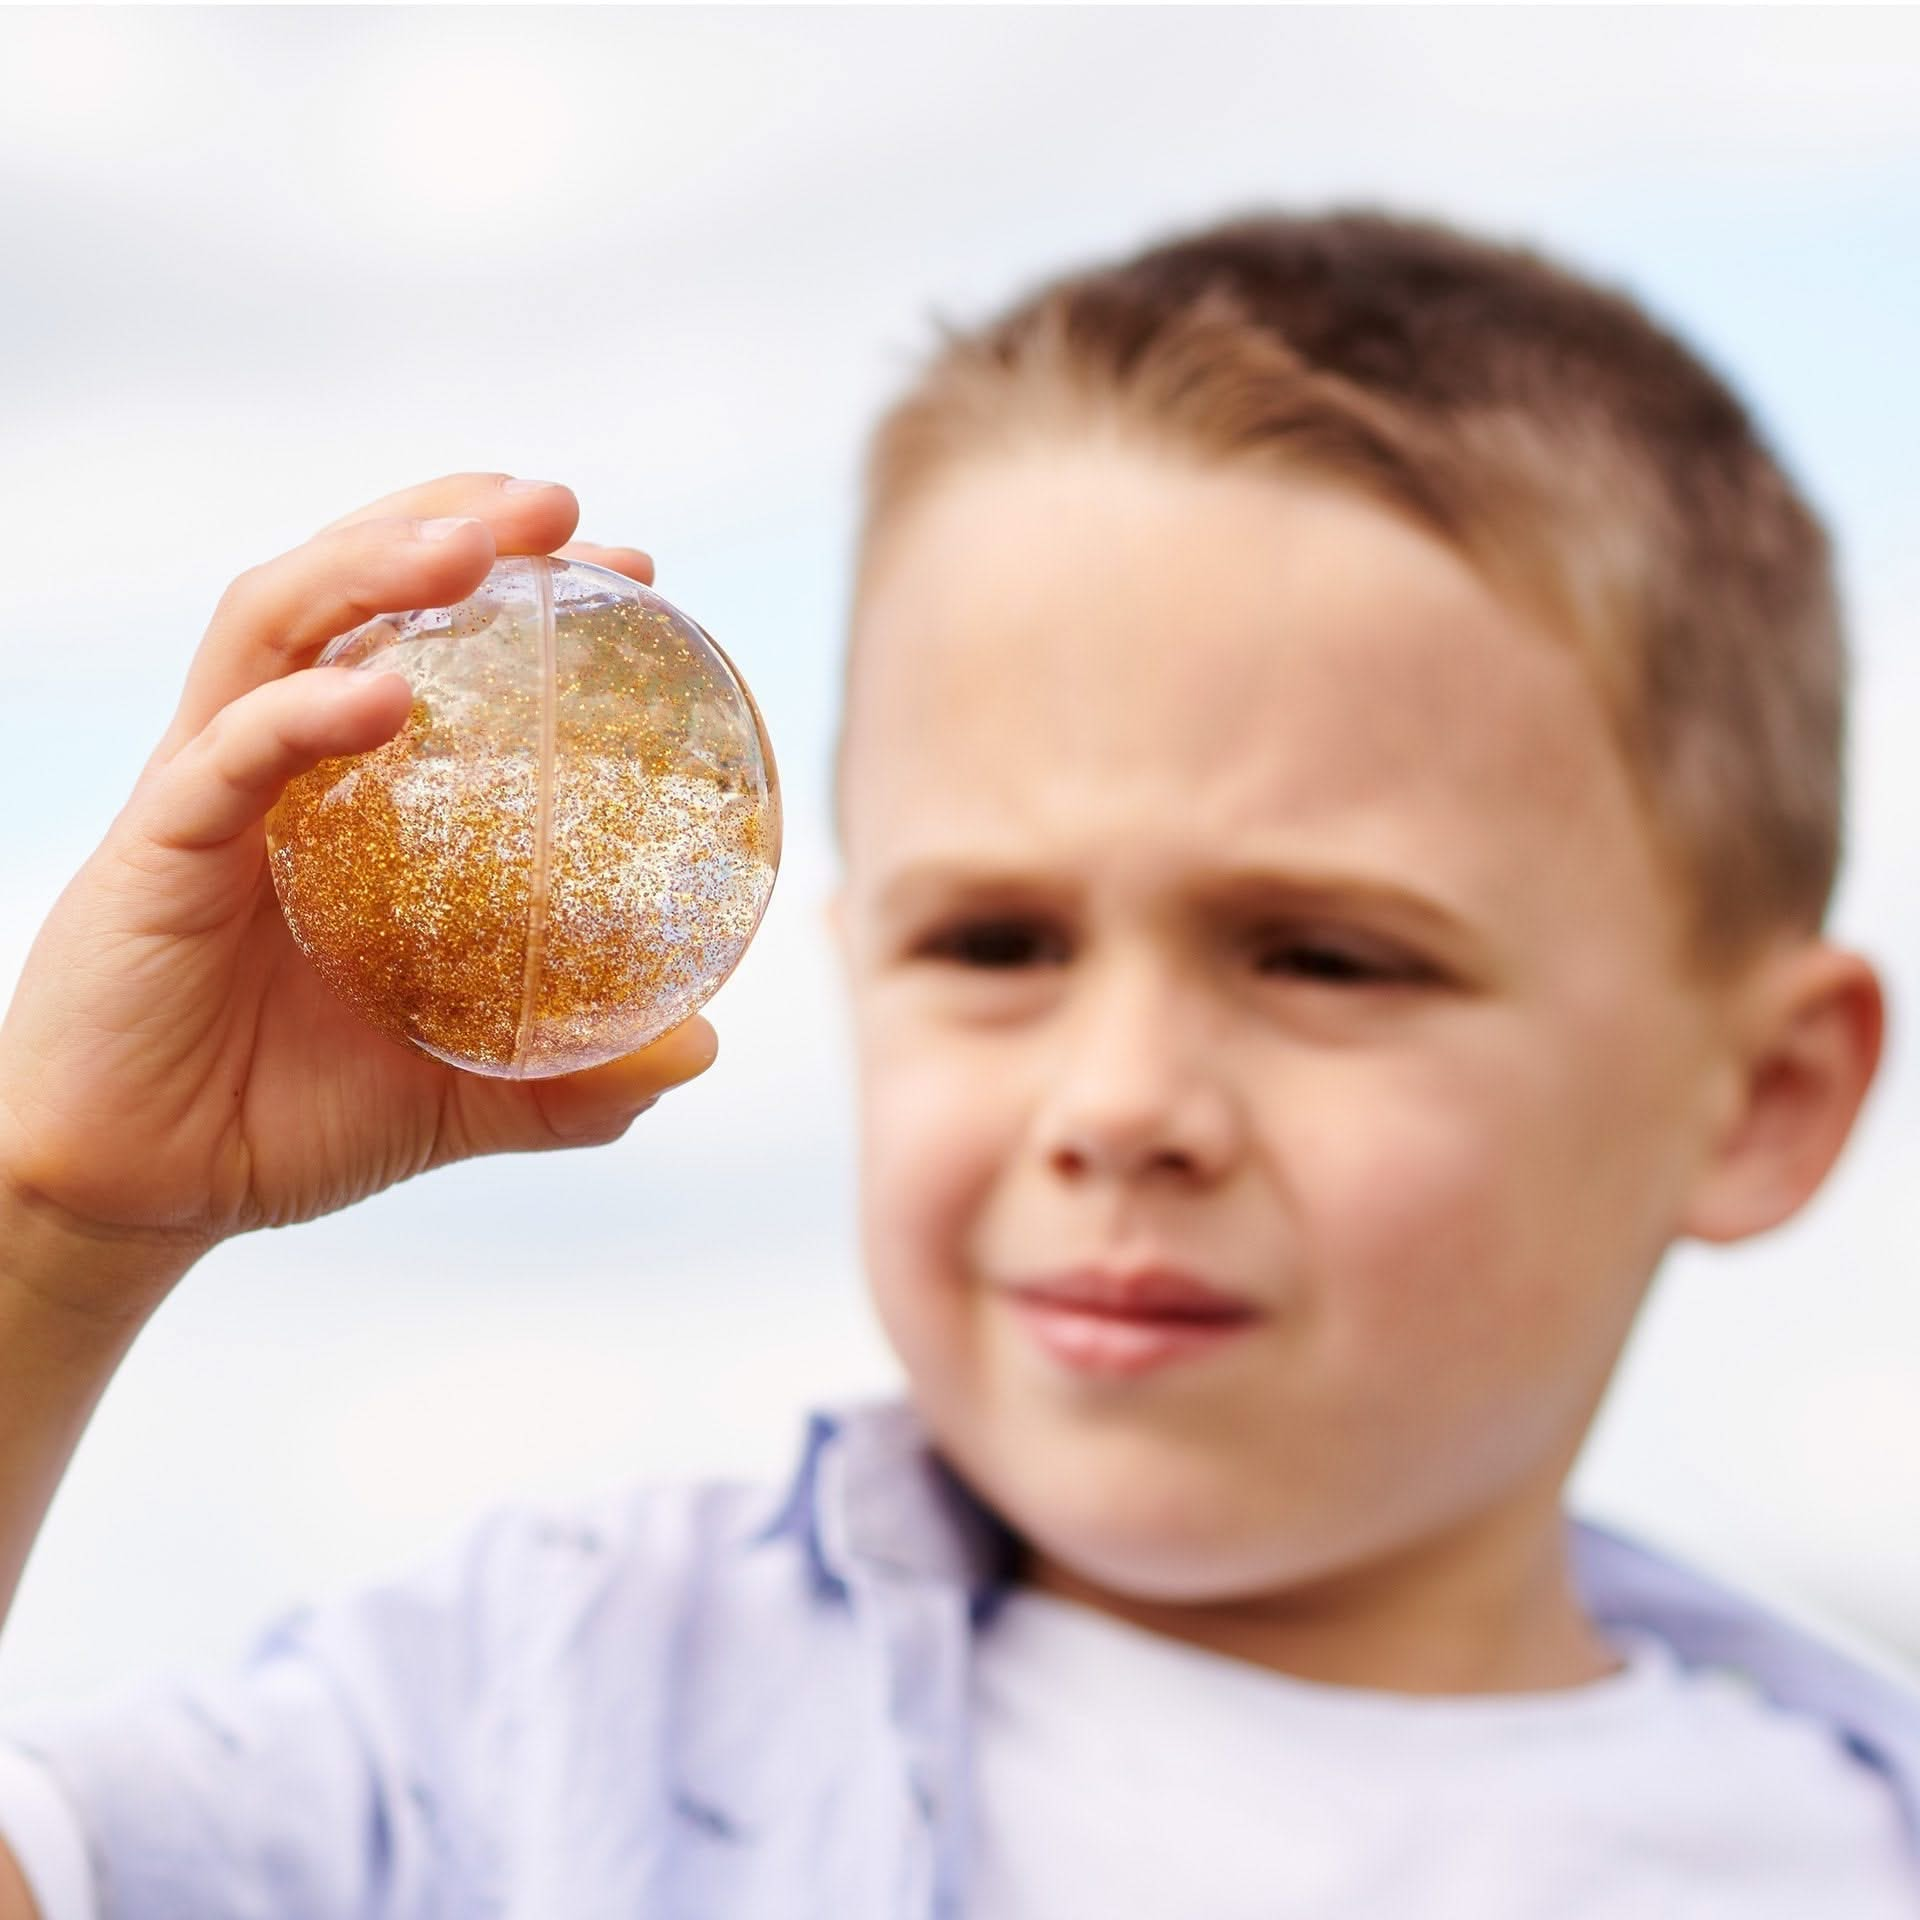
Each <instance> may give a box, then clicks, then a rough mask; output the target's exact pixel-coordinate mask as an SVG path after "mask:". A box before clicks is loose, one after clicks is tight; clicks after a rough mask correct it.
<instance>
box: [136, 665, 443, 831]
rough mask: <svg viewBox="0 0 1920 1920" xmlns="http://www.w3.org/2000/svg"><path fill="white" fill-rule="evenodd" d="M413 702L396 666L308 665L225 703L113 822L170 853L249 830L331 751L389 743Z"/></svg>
mask: <svg viewBox="0 0 1920 1920" xmlns="http://www.w3.org/2000/svg"><path fill="white" fill-rule="evenodd" d="M412 706H413V689H412V688H411V687H410V686H409V685H408V684H407V682H406V680H405V679H403V678H402V677H401V676H400V675H399V674H397V673H364V672H361V671H359V670H358V669H355V668H352V667H309V668H307V669H306V670H305V671H304V672H301V673H295V674H289V675H288V676H287V677H286V678H284V679H280V680H271V681H269V682H268V683H267V684H266V685H265V686H261V687H255V688H254V689H253V690H252V691H251V692H250V693H246V694H243V695H242V696H241V697H240V698H239V699H238V700H235V701H234V702H232V703H231V704H230V705H229V706H227V707H224V708H223V709H222V710H221V711H220V712H219V713H218V714H216V715H215V716H214V718H213V719H212V720H211V721H210V722H209V723H208V724H207V725H206V726H205V727H203V728H202V729H201V731H200V732H199V734H198V735H196V736H195V738H194V739H192V740H191V741H189V742H188V743H187V745H186V746H184V747H183V748H181V750H180V751H179V752H178V753H177V754H175V755H174V757H173V758H172V759H171V760H170V761H169V762H168V763H167V764H166V766H165V767H164V768H162V769H161V770H160V771H159V772H158V773H157V774H156V775H155V776H154V778H153V779H152V780H150V781H148V782H147V783H146V784H145V785H144V786H143V787H142V788H141V789H140V790H139V791H138V792H136V794H135V795H134V798H133V799H132V800H131V801H130V802H129V803H128V806H127V810H126V812H125V813H124V814H123V815H122V816H121V821H120V822H119V823H117V824H118V826H119V827H120V829H121V830H122V831H124V832H127V833H131V834H133V835H134V836H136V837H137V838H138V839H139V840H141V841H143V842H144V843H146V844H147V845H148V846H150V847H154V848H158V849H160V850H161V851H163V852H167V853H187V854H191V853H206V852H211V851H214V850H216V849H218V848H222V847H226V846H228V845H231V844H232V843H233V842H234V841H236V840H237V839H239V837H240V836H241V835H243V834H246V835H248V836H251V835H252V833H253V831H254V829H255V828H257V827H258V825H259V823H260V821H261V820H262V819H263V818H264V817H265V816H266V813H267V810H268V808H270V807H271V806H272V805H273V803H274V801H275V800H276V799H277V798H278V797H279V795H280V791H281V789H282V788H283V787H284V786H285V785H286V784H287V782H288V781H289V780H291V779H293V778H294V776H295V775H296V774H301V773H305V772H306V771H307V770H308V769H309V768H311V767H315V766H317V765H318V764H319V763H320V762H321V761H322V760H326V759H329V758H331V757H333V756H334V755H336V754H349V753H364V752H366V751H367V750H368V749H369V748H371V747H376V746H378V745H379V744H380V743H381V741H383V740H389V739H391V738H392V737H393V735H394V734H396V733H397V732H398V731H399V730H400V727H401V725H402V723H403V722H404V721H405V720H406V717H407V715H408V713H409V712H410V711H411V710H412Z"/></svg>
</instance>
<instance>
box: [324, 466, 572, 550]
mask: <svg viewBox="0 0 1920 1920" xmlns="http://www.w3.org/2000/svg"><path fill="white" fill-rule="evenodd" d="M465 514H472V515H473V516H474V517H475V518H477V519H481V520H484V521H486V523H487V524H488V525H489V526H490V527H491V528H492V529H493V534H494V542H495V544H496V545H497V546H498V547H499V549H500V551H501V552H502V553H551V552H552V551H553V550H554V548H555V547H557V546H558V545H559V544H560V542H561V541H562V540H567V539H571V538H572V536H573V530H574V528H575V527H577V526H578V525H579V524H580V502H579V501H578V500H577V499H576V498H575V497H574V493H573V489H572V488H571V487H565V486H562V485H561V484H560V483H559V482H558V481H557V480H523V479H520V478H519V477H518V476H517V475H515V474H511V473H447V474H442V475H441V476H440V478H439V479H437V480H426V481H422V482H421V483H420V484H419V485H418V486H412V487H402V488H401V489H400V491H399V492H398V493H389V494H387V495H385V496H384V497H382V498H381V499H378V500H370V501H368V503H367V504H366V505H365V506H364V507H355V508H354V510H353V511H352V512H351V513H343V514H342V515H341V516H340V518H339V519H337V520H329V521H328V522H327V524H326V525H325V526H324V527H322V528H321V529H320V531H321V532H322V533H337V532H338V531H339V530H340V529H341V528H342V527H357V526H359V525H360V523H361V522H362V521H365V520H440V519H446V518H448V517H450V516H458V515H465Z"/></svg>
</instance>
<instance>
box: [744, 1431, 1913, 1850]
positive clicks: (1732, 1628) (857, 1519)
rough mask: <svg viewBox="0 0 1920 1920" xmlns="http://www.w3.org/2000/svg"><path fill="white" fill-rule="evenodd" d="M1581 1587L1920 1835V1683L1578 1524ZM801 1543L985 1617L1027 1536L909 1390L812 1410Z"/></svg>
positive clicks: (825, 1578) (1574, 1537)
mask: <svg viewBox="0 0 1920 1920" xmlns="http://www.w3.org/2000/svg"><path fill="white" fill-rule="evenodd" d="M1568 1527H1569V1529H1570V1546H1571V1553H1572V1563H1573V1573H1574V1580H1575V1584H1576V1586H1577V1588H1578V1590H1579V1592H1580V1595H1581V1598H1582V1600H1583V1602H1584V1603H1585V1605H1586V1607H1587V1609H1588V1611H1589V1612H1590V1613H1591V1614H1592V1616H1593V1618H1594V1619H1595V1620H1596V1621H1598V1622H1599V1623H1600V1624H1601V1625H1602V1626H1608V1625H1617V1626H1623V1627H1638V1628H1641V1629H1643V1630H1645V1631H1648V1632H1652V1633H1654V1634H1657V1635H1659V1636H1660V1637H1661V1638H1662V1639H1664V1640H1665V1641H1667V1643H1668V1644H1669V1645H1670V1646H1672V1647H1673V1649H1674V1651H1675V1652H1676V1654H1678V1656H1679V1657H1680V1659H1681V1660H1682V1662H1683V1663H1684V1664H1687V1665H1689V1666H1695V1667H1713V1668H1718V1669H1721V1670H1723V1671H1726V1672H1729V1673H1731V1674H1733V1675H1735V1676H1736V1677H1738V1678H1740V1679H1742V1680H1744V1681H1745V1682H1746V1683H1747V1684H1749V1685H1750V1686H1751V1687H1752V1688H1753V1689H1754V1690H1755V1691H1757V1692H1758V1693H1759V1694H1761V1695H1762V1696H1764V1697H1765V1698H1766V1699H1768V1700H1770V1701H1772V1702H1773V1703H1774V1704H1775V1705H1776V1706H1779V1707H1783V1708H1786V1709H1789V1710H1792V1711H1798V1712H1803V1713H1808V1714H1811V1715H1814V1716H1816V1717H1818V1718H1820V1719H1822V1720H1825V1721H1827V1722H1828V1723H1829V1724H1830V1725H1832V1726H1833V1727H1834V1729H1835V1731H1836V1733H1837V1735H1838V1736H1839V1738H1840V1739H1841V1740H1842V1742H1843V1743H1844V1744H1845V1745H1846V1747H1847V1748H1848V1750H1849V1751H1850V1752H1851V1753H1853V1754H1854V1756H1855V1757H1856V1758H1858V1759H1860V1760H1862V1761H1865V1762H1866V1763H1867V1764H1868V1765H1870V1766H1873V1767H1875V1768H1877V1769H1878V1770H1879V1771H1881V1772H1883V1773H1884V1774H1886V1775H1887V1776H1888V1777H1889V1779H1890V1780H1891V1782H1892V1783H1893V1786H1894V1788H1895V1790H1896V1792H1897V1794H1898V1797H1899V1798H1900V1801H1901V1803H1902V1806H1903V1809H1904V1811H1905V1812H1906V1815H1907V1819H1908V1824H1909V1831H1910V1832H1912V1833H1914V1834H1915V1835H1916V1838H1920V1690H1916V1689H1915V1688H1914V1687H1913V1685H1912V1684H1911V1682H1909V1681H1907V1680H1905V1679H1904V1678H1903V1677H1902V1676H1899V1675H1897V1674H1895V1673H1893V1672H1892V1671H1891V1670H1878V1669H1876V1667H1875V1666H1874V1665H1873V1664H1871V1663H1870V1662H1869V1661H1868V1660H1865V1659H1858V1658H1855V1657H1853V1656H1851V1655H1849V1654H1848V1653H1846V1652H1843V1651H1841V1650H1840V1649H1838V1648H1837V1647H1835V1646H1832V1645H1830V1644H1828V1643H1826V1642H1825V1641H1823V1640H1822V1639H1821V1638H1819V1637H1818V1636H1817V1635H1816V1634H1814V1633H1812V1632H1810V1631H1807V1630H1804V1629H1802V1628H1800V1627H1798V1626H1796V1625H1794V1624H1793V1623H1791V1622H1789V1621H1788V1620H1786V1619H1784V1618H1783V1617H1781V1616H1780V1615H1778V1614H1776V1613H1774V1612H1773V1611H1771V1610H1770V1609H1769V1608H1767V1607H1765V1606H1762V1605H1761V1604H1760V1603H1759V1602H1757V1601H1754V1600H1750V1599H1748V1598H1746V1597H1745V1596H1744V1595H1742V1594H1740V1593H1738V1592H1736V1591H1735V1590H1734V1589H1732V1588H1729V1587H1725V1586H1722V1585H1720V1584H1718V1583H1717V1582H1715V1581H1713V1580H1711V1579H1709V1578H1708V1577H1706V1576H1705V1575H1702V1574H1699V1573H1695V1572H1694V1571H1692V1570H1691V1569H1690V1568H1687V1567H1685V1566H1683V1565H1680V1564H1679V1563H1678V1562H1675V1561H1673V1560H1669V1559H1667V1558H1666V1557H1665V1556H1664V1555H1662V1554H1659V1553H1656V1552H1654V1551H1653V1550H1652V1549H1650V1548H1648V1547H1645V1546H1641V1545H1638V1544H1636V1543H1635V1542H1633V1541H1632V1540H1630V1539H1628V1538H1626V1537H1625V1536H1624V1535H1622V1534H1619V1533H1616V1532H1613V1531H1611V1530H1610V1529H1608V1528H1605V1527H1601V1526H1598V1525H1596V1524H1595V1523H1593V1522H1591V1521H1587V1520H1578V1519H1569V1521H1568ZM783 1535H797V1536H798V1537H799V1538H800V1539H801V1540H802V1542H803V1543H804V1545H805V1549H806V1553H807V1560H808V1565H809V1567H810V1569H811V1571H812V1573H813V1577H814V1580H815V1583H816V1586H817V1588H818V1589H819V1590H820V1591H822V1592H829V1593H834V1594H837V1595H842V1596H843V1595H844V1594H845V1592H846V1590H847V1587H848V1585H849V1584H850V1583H858V1582H860V1581H862V1580H866V1579H871V1578H875V1577H878V1578H882V1579H886V1578H891V1579H906V1580H918V1581H928V1582H933V1583H938V1584H948V1585H958V1586H961V1587H963V1588H964V1589H965V1590H966V1591H967V1593H968V1595H969V1601H970V1607H971V1612H972V1617H973V1619H974V1621H975V1622H976V1624H978V1623H979V1622H981V1621H983V1620H985V1619H986V1618H987V1617H988V1616H989V1615H990V1614H991V1612H992V1611H993V1608H994V1607H995V1605H996V1604H997V1603H998V1601H999V1600H1000V1599H1001V1598H1003V1597H1004V1595H1005V1594H1006V1592H1007V1591H1009V1590H1010V1588H1011V1585H1012V1583H1013V1580H1014V1577H1015V1575H1016V1573H1017V1570H1018V1567H1019V1562H1020V1557H1021V1552H1022V1548H1021V1544H1020V1542H1019V1539H1018V1537H1017V1536H1016V1535H1015V1534H1014V1533H1013V1531H1012V1530H1011V1529H1010V1528H1009V1527H1008V1526H1007V1525H1006V1523H1005V1522H1004V1521H1002V1520H1001V1519H1000V1518H999V1517H998V1516H997V1515H996V1514H994V1513H993V1512H992V1510H991V1509H990V1508H988V1507H987V1506H986V1505H984V1504H983V1503H982V1501H981V1500H980V1499H979V1498H978V1497H977V1496H976V1495H975V1494H974V1493H973V1492H972V1490H971V1489H970V1488H969V1487H967V1485H966V1484H965V1483H964V1482H963V1481H962V1480H961V1479H960V1477H959V1476H958V1474H956V1473H955V1472H954V1471H953V1469H952V1468H951V1467H950V1466H949V1465H948V1464H947V1462H946V1461H945V1459H943V1458H942V1456H941V1455H940V1454H939V1453H938V1451H937V1450H936V1449H935V1447H934V1446H933V1443H932V1441H931V1439H930V1437H929V1436H928V1433H927V1430H926V1428H925V1426H924V1425H923V1424H922V1422H921V1420H920V1417H919V1414H918V1412H917V1411H916V1410H915V1408H914V1406H913V1404H912V1402H911V1401H910V1400H908V1399H906V1398H905V1397H896V1398H890V1399H869V1400H855V1401H849V1402H845V1403H842V1404H840V1405H838V1406H833V1407H827V1408H822V1409H819V1410H816V1411H815V1412H813V1413H812V1414H811V1415H810V1416H809V1418H808V1422H807V1431H806V1438H805V1442H804V1444H803V1446H802V1449H801V1458H800V1463H799V1466H798V1468H797V1469H796V1471H795V1473H794V1475H793V1478H792V1480H791V1482H790V1483H789V1486H788V1489H787V1491H786V1495H785V1498H784V1500H783V1502H782V1504H781V1505H780V1507H779V1509H778V1511H777V1512H776V1513H775V1514H774V1516H773V1518H772V1520H771V1521H769V1522H768V1523H767V1525H766V1526H765V1527H764V1528H763V1529H762V1530H761V1532H760V1534H759V1535H758V1537H759V1538H761V1539H774V1538H777V1537H780V1536H783Z"/></svg>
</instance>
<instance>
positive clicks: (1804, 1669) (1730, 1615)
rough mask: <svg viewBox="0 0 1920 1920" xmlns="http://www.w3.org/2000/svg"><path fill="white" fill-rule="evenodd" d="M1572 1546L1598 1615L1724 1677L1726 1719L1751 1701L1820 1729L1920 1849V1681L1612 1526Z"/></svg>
mask: <svg viewBox="0 0 1920 1920" xmlns="http://www.w3.org/2000/svg"><path fill="white" fill-rule="evenodd" d="M1572 1544H1573V1558H1574V1569H1575V1579H1576V1582H1577V1584H1578V1586H1579V1588H1580V1591H1581V1594H1582V1597H1583V1599H1584V1601H1585V1603H1586V1605H1587V1608H1588V1610H1589V1612H1590V1613H1591V1614H1592V1615H1593V1617H1594V1618H1595V1620H1597V1621H1598V1622H1599V1623H1600V1624H1601V1625H1602V1626H1617V1627H1626V1628H1632V1629H1638V1630H1640V1631H1643V1632H1647V1633H1651V1634H1653V1635H1655V1636H1657V1637H1658V1639H1660V1640H1661V1641H1662V1642H1664V1643H1665V1645H1666V1646H1668V1647H1669V1648H1671V1649H1672V1651H1673V1653H1674V1654H1675V1656H1676V1657H1677V1658H1678V1660H1679V1661H1680V1663H1681V1665H1682V1666H1683V1668H1684V1669H1686V1670H1687V1671H1688V1672H1690V1673H1693V1674H1695V1675H1700V1674H1710V1675H1712V1676H1714V1677H1716V1679H1718V1680H1719V1681H1721V1682H1723V1683H1724V1685H1723V1687H1722V1688H1721V1689H1720V1690H1719V1691H1718V1692H1716V1693H1715V1694H1713V1695H1712V1696H1711V1704H1712V1711H1713V1712H1714V1713H1716V1714H1721V1715H1724V1714H1726V1713H1729V1712H1732V1711H1734V1703H1735V1702H1736V1701H1739V1700H1745V1701H1746V1702H1748V1703H1750V1704H1752V1705H1754V1706H1759V1707H1765V1708H1771V1709H1773V1710H1774V1711H1775V1712H1776V1713H1777V1714H1778V1713H1785V1714H1790V1715H1795V1716H1799V1717H1800V1718H1802V1719H1803V1720H1804V1721H1806V1722H1808V1723H1810V1724H1811V1725H1812V1726H1814V1727H1815V1728H1817V1729H1819V1731H1820V1734H1821V1736H1822V1737H1823V1738H1824V1740H1825V1741H1826V1743H1827V1745H1828V1747H1829V1748H1830V1749H1837V1750H1838V1751H1839V1752H1840V1753H1841V1754H1843V1755H1844V1756H1845V1757H1846V1758H1847V1759H1849V1760H1850V1761H1853V1762H1857V1763H1859V1764H1860V1765H1863V1766H1865V1767H1867V1768H1869V1769H1870V1770H1871V1771H1873V1772H1875V1773H1877V1774H1879V1775H1880V1776H1881V1777H1882V1778H1883V1779H1884V1780H1885V1781H1886V1783H1887V1784H1888V1786H1889V1787H1890V1788H1891V1789H1892V1791H1893V1793H1894V1795H1895V1798H1896V1799H1897V1800H1898V1801H1899V1803H1900V1806H1901V1809H1902V1813H1903V1815H1904V1817H1905V1820H1906V1822H1907V1825H1908V1827H1909V1830H1910V1831H1911V1832H1912V1833H1913V1834H1914V1836H1915V1840H1916V1844H1920V1679H1917V1678H1916V1676H1914V1675H1913V1674H1911V1673H1909V1672H1906V1671H1904V1670H1903V1669H1902V1668H1901V1667H1900V1666H1899V1665H1898V1664H1897V1663H1896V1662H1894V1661H1893V1660H1892V1659H1890V1658H1889V1657H1888V1656H1887V1655H1886V1654H1885V1653H1883V1652H1881V1651H1880V1650H1878V1649H1875V1648H1872V1647H1869V1646H1866V1645H1864V1644H1861V1643H1858V1642H1850V1641H1848V1640H1846V1639H1845V1638H1844V1637H1843V1636H1842V1635H1841V1634H1840V1633H1839V1632H1838V1631H1837V1630H1835V1629H1834V1628H1832V1627H1831V1626H1830V1625H1828V1624H1826V1623H1821V1624H1819V1625H1815V1624H1814V1623H1813V1622H1811V1621H1810V1620H1807V1619H1803V1618H1800V1617H1797V1615H1796V1614H1795V1613H1794V1612H1792V1611H1790V1610H1789V1608H1788V1606H1787V1604H1786V1603H1785V1602H1783V1601H1781V1600H1779V1599H1777V1598H1773V1597H1768V1598H1765V1599H1763V1598H1761V1597H1760V1596H1758V1595H1757V1594H1754V1593H1749V1592H1746V1591H1744V1590H1742V1589H1741V1588H1740V1587H1738V1586H1735V1585H1734V1584H1732V1583H1731V1582H1729V1581H1727V1580H1724V1579H1721V1578H1719V1577H1717V1576H1715V1575H1712V1574H1708V1573H1706V1572H1703V1571H1701V1570H1699V1569H1698V1568H1695V1567H1693V1566H1690V1565H1689V1564H1687V1563H1686V1562H1685V1561H1684V1560H1682V1559H1679V1558H1677V1557H1675V1556H1673V1555H1671V1554H1668V1553H1666V1552H1664V1551H1662V1550H1660V1549H1658V1548H1655V1547H1653V1546H1651V1545H1648V1544H1646V1543H1645V1542H1642V1541H1639V1540H1635V1539H1632V1538H1630V1537H1629V1536H1628V1535H1626V1534H1625V1533H1623V1532H1620V1531H1618V1530H1616V1529H1614V1528H1612V1527H1607V1526H1602V1525H1600V1524H1598V1523H1596V1522H1593V1521H1589V1520H1579V1521H1575V1522H1573V1523H1572ZM1695 1697H1696V1698H1698V1699H1700V1700H1701V1701H1702V1702H1707V1701H1709V1698H1710V1696H1709V1695H1707V1694H1705V1693H1696V1696H1695Z"/></svg>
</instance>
